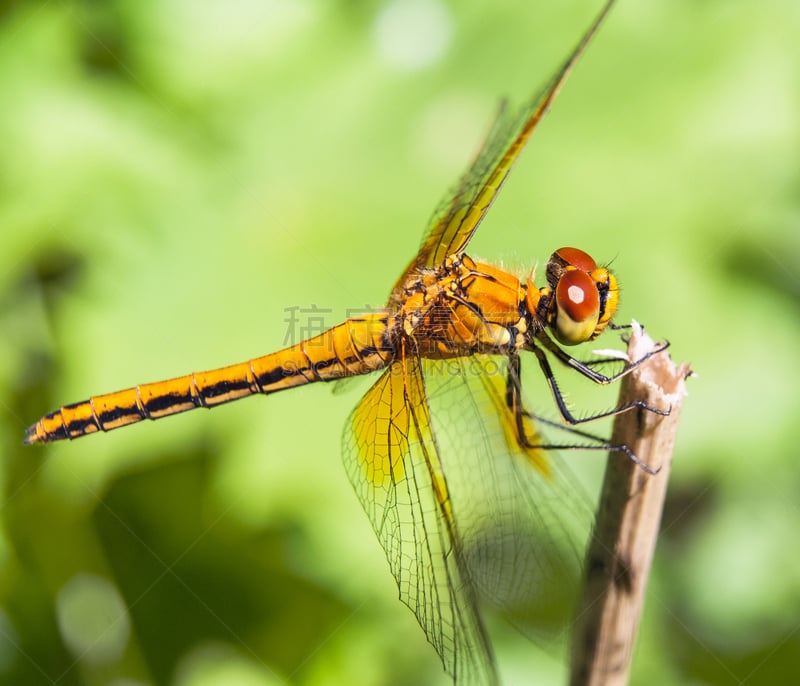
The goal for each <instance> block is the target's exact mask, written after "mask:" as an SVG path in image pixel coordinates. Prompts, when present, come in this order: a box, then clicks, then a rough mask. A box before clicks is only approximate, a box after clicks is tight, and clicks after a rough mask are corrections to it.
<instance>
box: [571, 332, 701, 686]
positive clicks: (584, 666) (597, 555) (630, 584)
mask: <svg viewBox="0 0 800 686" xmlns="http://www.w3.org/2000/svg"><path fill="white" fill-rule="evenodd" d="M653 347H654V343H653V341H652V340H651V339H650V337H649V336H647V335H646V334H644V333H643V332H642V331H641V328H640V327H639V326H638V325H636V323H635V322H634V329H633V334H632V336H631V340H630V344H629V346H628V356H629V359H639V358H640V357H641V356H642V355H644V354H645V353H647V352H648V351H649V350H652V349H653ZM689 373H690V372H689V367H688V366H687V365H685V364H682V365H680V366H676V365H675V364H674V363H673V362H672V360H671V358H670V357H669V355H668V354H667V353H666V352H664V353H660V354H658V355H655V356H654V357H653V358H652V359H650V360H648V361H647V362H645V363H644V364H642V365H641V366H640V367H639V368H637V369H635V370H634V371H633V372H631V373H630V374H629V375H628V376H626V377H625V378H624V379H623V381H622V386H621V388H620V403H621V404H622V403H627V402H630V401H632V400H644V401H645V402H646V403H647V404H648V405H650V406H651V407H657V408H667V407H669V408H671V412H670V414H669V416H666V417H664V416H660V415H658V414H655V413H653V412H648V411H646V410H632V411H630V412H626V413H624V414H622V415H619V416H618V417H617V419H616V421H615V423H614V430H613V433H612V438H611V441H612V443H614V444H615V445H626V446H628V447H629V448H630V449H631V450H632V452H633V453H634V454H635V455H636V456H637V457H639V459H641V460H642V461H643V462H644V463H645V464H647V465H649V466H650V467H652V468H654V469H659V470H660V471H659V472H658V474H656V475H650V474H648V473H647V472H646V471H645V470H643V469H642V468H641V467H639V466H637V465H636V464H635V463H634V462H633V461H632V460H631V459H630V458H629V457H628V456H626V455H625V454H624V453H620V452H611V453H610V454H609V457H608V463H607V465H606V473H605V478H604V481H603V489H602V492H601V495H600V504H599V506H598V512H597V519H596V525H595V531H594V535H593V538H592V541H591V543H590V545H589V550H588V553H587V559H586V579H585V586H584V589H583V597H582V599H581V604H580V608H579V614H578V619H577V621H576V626H575V633H574V636H573V646H572V665H571V679H570V684H571V685H572V686H590V685H591V686H599V685H600V684H602V685H603V686H614V685H619V684H626V683H627V681H628V671H629V667H630V661H631V655H632V653H633V647H634V644H635V640H636V634H637V630H638V626H639V617H640V615H641V611H642V606H643V603H644V592H645V589H646V587H647V579H648V576H649V573H650V563H651V561H652V559H653V551H654V549H655V543H656V537H657V535H658V529H659V524H660V522H661V511H662V508H663V505H664V497H665V495H666V491H667V481H668V479H669V472H670V466H671V461H672V449H673V446H674V444H675V434H676V432H677V428H678V418H679V416H680V411H681V403H682V401H683V397H684V395H685V393H686V391H685V379H686V377H687V376H688V375H689Z"/></svg>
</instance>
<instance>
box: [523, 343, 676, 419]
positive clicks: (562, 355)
mask: <svg viewBox="0 0 800 686" xmlns="http://www.w3.org/2000/svg"><path fill="white" fill-rule="evenodd" d="M536 339H537V340H538V341H539V342H540V343H541V344H542V345H543V346H544V347H545V348H546V349H547V350H549V351H550V352H551V353H553V355H555V357H556V358H557V359H558V360H559V361H560V362H561V363H563V364H565V365H566V366H568V367H572V368H573V369H575V370H577V371H579V372H580V373H581V374H583V375H584V376H585V377H586V378H587V379H589V380H591V381H594V382H595V383H597V384H601V385H606V384H610V383H613V382H614V381H617V380H618V379H621V378H622V377H623V376H625V375H626V374H628V373H630V372H631V371H633V370H634V369H636V367H638V366H639V365H640V364H642V363H643V362H645V361H647V360H649V359H650V358H651V357H653V355H658V353H660V352H663V351H664V350H666V349H667V348H668V347H669V341H664V343H662V344H661V345H659V346H658V347H657V348H655V349H654V350H651V351H650V352H648V353H647V354H646V355H643V356H642V357H640V358H639V359H638V360H634V361H633V362H630V363H628V365H627V366H626V367H625V368H624V369H623V370H622V371H620V372H617V373H616V374H612V375H610V376H606V375H605V374H601V373H600V372H597V371H595V370H594V369H592V368H591V366H590V365H591V364H593V363H592V362H581V361H580V360H576V359H575V358H574V357H572V355H570V354H569V353H566V352H564V350H562V349H561V348H560V347H559V346H558V345H556V344H555V343H554V342H553V341H552V340H551V339H550V337H549V336H548V335H547V334H546V333H544V332H543V331H542V332H540V333H538V334H537V335H536ZM527 349H531V350H533V352H534V353H536V356H537V357H540V355H539V352H537V350H538V348H536V347H535V346H533V345H531V346H530V348H527ZM540 352H541V351H540ZM540 359H541V357H540ZM607 361H610V360H596V361H595V362H594V364H599V363H601V362H607ZM654 411H657V410H654ZM659 412H660V411H659ZM666 414H669V412H667V413H666Z"/></svg>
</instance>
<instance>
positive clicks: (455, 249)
mask: <svg viewBox="0 0 800 686" xmlns="http://www.w3.org/2000/svg"><path fill="white" fill-rule="evenodd" d="M613 2H614V0H609V2H608V3H607V4H606V5H605V7H604V8H603V10H602V11H601V13H600V14H599V15H598V17H597V18H596V19H595V21H594V22H593V24H592V25H591V26H590V27H589V29H588V30H587V31H586V33H585V34H584V36H583V38H582V39H581V41H580V43H578V45H577V47H576V48H575V49H574V50H573V51H572V53H571V54H570V56H569V57H568V58H567V60H566V62H564V64H563V65H562V66H561V68H560V69H559V70H558V71H557V72H556V73H555V74H554V76H553V77H552V79H551V80H550V82H549V83H548V84H547V86H546V87H545V88H544V90H543V91H542V92H541V93H540V94H538V95H537V96H536V97H535V98H534V99H533V100H532V101H531V102H530V103H528V104H527V105H526V106H525V107H523V108H522V110H521V111H520V113H519V114H517V115H515V114H514V113H512V112H510V111H509V109H508V107H506V106H505V105H503V106H502V107H501V108H500V112H499V114H498V116H497V119H496V120H495V123H494V125H493V126H492V128H491V130H490V133H489V135H488V136H487V138H486V141H485V142H484V144H483V146H482V147H481V149H480V151H479V152H478V154H477V156H476V157H475V160H474V161H473V163H472V165H471V166H470V167H469V169H468V170H467V172H466V173H465V174H464V176H463V177H462V178H461V180H460V181H459V183H458V184H457V185H456V187H455V189H454V191H453V192H452V193H451V194H449V195H448V196H447V197H446V198H445V200H444V201H443V202H442V203H441V204H440V205H439V207H438V208H437V209H436V211H435V212H434V213H433V216H432V217H431V221H430V228H429V229H428V232H427V234H426V235H425V238H424V239H423V241H422V245H421V247H420V250H419V253H418V254H417V256H416V258H415V259H414V261H413V262H412V263H411V265H410V266H409V268H408V270H407V271H406V273H405V274H404V276H403V278H401V279H400V281H399V282H398V286H399V285H401V284H402V283H403V282H404V281H405V277H406V276H408V274H409V273H411V272H412V271H414V270H416V269H420V268H424V267H436V266H438V265H439V264H441V263H442V262H443V261H444V259H445V257H447V256H448V255H451V254H457V253H460V252H463V251H464V250H465V249H466V247H467V244H468V243H469V241H470V239H471V238H472V235H473V234H474V233H475V230H476V229H477V228H478V226H479V225H480V223H481V221H482V220H483V218H484V216H485V215H486V212H487V211H488V210H489V207H491V205H492V203H493V202H494V200H495V198H496V197H497V194H498V193H499V192H500V189H501V188H502V186H503V183H504V182H505V180H506V178H507V177H508V174H509V172H510V171H511V169H512V167H513V166H514V164H515V163H516V161H517V158H518V157H519V154H520V153H521V152H522V149H523V148H524V147H525V144H526V143H527V142H528V139H529V138H530V136H531V134H532V133H533V132H534V130H535V129H536V127H537V126H538V125H539V122H540V121H541V119H542V117H543V116H544V114H545V113H546V112H547V110H548V109H549V108H550V105H551V104H552V102H553V100H555V98H556V96H557V95H558V92H559V90H560V89H561V86H562V85H563V84H564V82H565V81H566V80H567V77H568V76H569V75H570V73H571V72H572V69H573V67H574V66H575V64H576V62H577V61H578V59H579V58H580V56H581V55H582V54H583V53H584V51H585V50H586V48H587V46H588V45H589V43H590V42H591V40H592V38H593V37H594V35H595V33H596V32H597V29H598V28H599V27H600V25H601V24H602V22H603V20H604V19H605V17H606V15H607V14H608V11H609V10H610V8H611V5H612V4H613Z"/></svg>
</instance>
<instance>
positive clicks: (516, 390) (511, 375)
mask: <svg viewBox="0 0 800 686" xmlns="http://www.w3.org/2000/svg"><path fill="white" fill-rule="evenodd" d="M519 371H520V359H519V356H518V355H512V356H510V358H509V366H508V378H507V381H506V403H507V404H508V408H509V410H510V411H511V412H512V413H513V415H514V427H515V430H516V434H517V442H518V443H519V445H520V447H521V448H522V449H523V450H602V451H612V452H618V453H622V454H624V455H625V456H626V457H628V459H630V460H631V461H632V462H633V463H634V464H635V465H636V466H638V467H640V468H641V469H643V470H644V471H645V472H647V473H648V474H651V475H655V474H658V472H659V471H660V469H661V468H660V467H659V468H658V469H654V468H653V467H650V466H649V465H647V464H645V463H644V462H642V460H640V459H639V458H638V457H637V456H636V455H635V453H634V452H633V451H632V450H631V449H630V448H629V447H628V446H626V445H617V444H614V443H610V442H609V441H608V440H607V439H606V438H603V437H602V436H598V435H597V434H593V433H590V432H588V431H583V430H581V429H576V428H574V427H564V425H563V424H560V423H558V422H554V421H552V420H550V419H547V418H545V417H540V416H539V415H537V414H534V413H533V412H528V411H526V410H525V408H524V407H523V405H522V384H521V381H520V374H519ZM553 383H555V381H554V382H553ZM556 400H557V402H559V400H560V404H563V398H561V397H560V394H559V396H557V398H556ZM645 407H646V406H645ZM627 409H630V407H629V408H627ZM622 411H625V408H623V409H622ZM608 414H612V413H606V414H605V415H600V416H607V415H608ZM590 419H591V418H590ZM526 420H527V427H529V428H526ZM531 422H534V424H533V425H532V424H531ZM535 424H539V425H542V424H544V425H547V426H552V427H555V428H557V429H559V430H568V431H569V433H570V434H572V435H574V436H579V437H580V438H582V439H584V440H586V441H589V442H588V443H582V444H569V443H549V442H547V441H543V440H541V436H540V435H539V434H538V433H536V431H535V430H534V429H533V426H535Z"/></svg>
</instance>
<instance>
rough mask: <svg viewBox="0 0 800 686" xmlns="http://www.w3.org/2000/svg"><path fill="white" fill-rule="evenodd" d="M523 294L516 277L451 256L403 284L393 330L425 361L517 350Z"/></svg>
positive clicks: (525, 324) (520, 339) (525, 323)
mask: <svg viewBox="0 0 800 686" xmlns="http://www.w3.org/2000/svg"><path fill="white" fill-rule="evenodd" d="M525 293H526V288H525V286H524V285H522V283H521V282H520V280H519V278H518V277H516V276H515V275H513V274H510V273H509V272H506V271H503V270H502V269H499V268H498V267H494V266H492V265H488V264H483V263H480V262H476V261H474V260H473V259H472V258H470V257H468V256H466V255H451V256H448V258H447V259H446V260H445V262H444V263H443V264H442V265H441V266H440V267H439V268H438V269H435V270H424V271H420V272H419V273H418V274H417V275H416V276H415V277H414V278H413V279H412V280H410V281H409V282H408V283H407V284H406V287H405V301H404V302H403V305H402V307H401V308H400V310H399V311H398V313H397V315H396V322H397V323H396V327H397V328H396V329H395V330H396V331H399V332H400V334H401V335H403V336H405V337H406V338H407V339H408V340H409V341H410V342H411V343H412V345H413V347H414V348H415V349H416V350H417V352H418V353H419V354H420V355H421V356H423V357H429V358H447V357H459V356H463V355H471V354H474V353H480V352H486V353H492V352H509V351H511V350H517V349H519V348H521V347H522V346H523V344H524V341H525V338H524V336H525V332H526V331H527V328H528V320H527V314H526V312H525Z"/></svg>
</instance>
